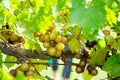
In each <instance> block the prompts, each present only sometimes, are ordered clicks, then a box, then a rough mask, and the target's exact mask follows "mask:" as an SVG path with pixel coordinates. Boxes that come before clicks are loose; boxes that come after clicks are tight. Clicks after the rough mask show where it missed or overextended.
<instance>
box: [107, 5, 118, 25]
mask: <svg viewBox="0 0 120 80" xmlns="http://www.w3.org/2000/svg"><path fill="white" fill-rule="evenodd" d="M105 9H106V11H107V15H106V19H107V21H108V23H109V24H110V25H112V24H116V23H117V17H116V13H115V12H113V11H112V10H111V9H110V8H108V7H106V8H105Z"/></svg>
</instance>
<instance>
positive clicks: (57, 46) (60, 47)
mask: <svg viewBox="0 0 120 80" xmlns="http://www.w3.org/2000/svg"><path fill="white" fill-rule="evenodd" d="M64 48H65V45H64V44H63V43H61V42H60V43H57V44H56V49H57V50H59V51H62V50H63V49H64Z"/></svg>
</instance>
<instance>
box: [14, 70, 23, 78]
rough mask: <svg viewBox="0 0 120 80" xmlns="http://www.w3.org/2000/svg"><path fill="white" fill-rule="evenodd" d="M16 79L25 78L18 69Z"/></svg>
mask: <svg viewBox="0 0 120 80" xmlns="http://www.w3.org/2000/svg"><path fill="white" fill-rule="evenodd" d="M16 80H25V77H24V73H23V72H21V71H19V70H18V71H17V76H16Z"/></svg>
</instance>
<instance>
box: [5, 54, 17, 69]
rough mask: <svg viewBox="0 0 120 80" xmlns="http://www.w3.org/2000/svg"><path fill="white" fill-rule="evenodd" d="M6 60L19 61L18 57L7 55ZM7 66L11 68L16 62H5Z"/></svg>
mask: <svg viewBox="0 0 120 80" xmlns="http://www.w3.org/2000/svg"><path fill="white" fill-rule="evenodd" d="M5 61H6V62H17V58H16V57H14V56H7V57H6V59H5ZM5 65H6V66H7V68H10V67H12V66H13V65H14V64H11V63H6V64H5Z"/></svg>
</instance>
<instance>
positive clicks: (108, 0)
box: [105, 0, 114, 8]
mask: <svg viewBox="0 0 120 80" xmlns="http://www.w3.org/2000/svg"><path fill="white" fill-rule="evenodd" d="M105 2H106V4H107V6H108V7H110V8H111V6H112V3H113V2H114V0H105Z"/></svg>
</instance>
